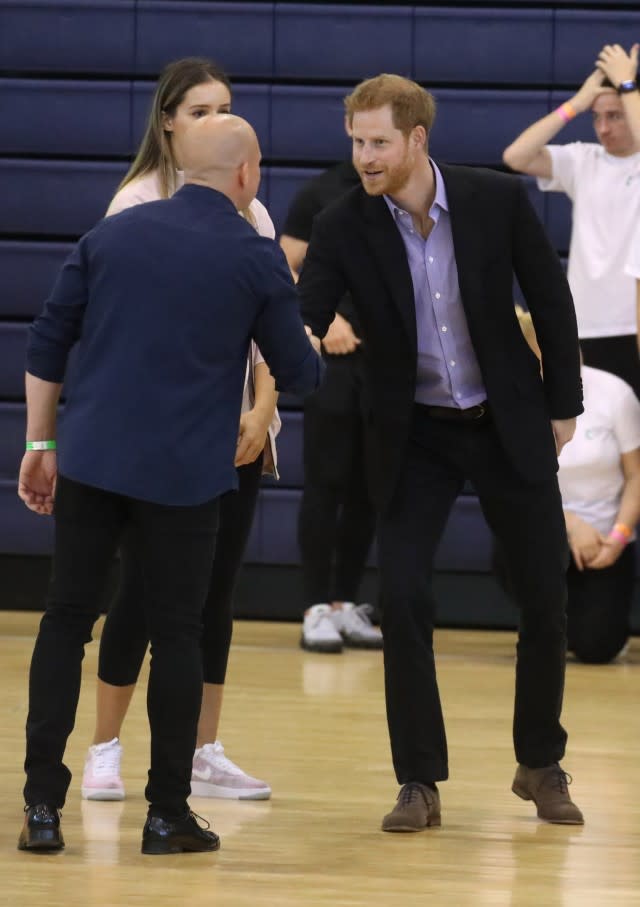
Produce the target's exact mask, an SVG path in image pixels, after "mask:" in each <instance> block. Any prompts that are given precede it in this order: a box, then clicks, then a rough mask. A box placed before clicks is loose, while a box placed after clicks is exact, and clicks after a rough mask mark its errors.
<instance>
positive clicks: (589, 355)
mask: <svg viewBox="0 0 640 907" xmlns="http://www.w3.org/2000/svg"><path fill="white" fill-rule="evenodd" d="M580 349H581V350H582V358H583V359H584V364H585V365H590V366H591V368H601V369H602V370H603V371H605V372H611V374H613V375H617V376H618V378H622V379H623V381H626V382H627V384H630V385H631V387H632V388H633V390H634V391H635V395H636V397H638V399H640V356H639V355H638V338H637V337H636V335H635V334H623V335H620V336H618V337H587V338H585V339H582V340H581V341H580Z"/></svg>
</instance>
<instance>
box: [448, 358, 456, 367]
mask: <svg viewBox="0 0 640 907" xmlns="http://www.w3.org/2000/svg"><path fill="white" fill-rule="evenodd" d="M455 364H456V360H455V359H452V360H451V362H450V363H449V365H450V366H451V367H452V368H453V366H454V365H455Z"/></svg>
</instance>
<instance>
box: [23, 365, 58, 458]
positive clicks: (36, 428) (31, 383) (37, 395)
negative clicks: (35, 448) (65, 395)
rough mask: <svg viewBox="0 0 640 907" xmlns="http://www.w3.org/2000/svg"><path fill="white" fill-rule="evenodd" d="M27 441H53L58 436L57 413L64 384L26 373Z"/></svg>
mask: <svg viewBox="0 0 640 907" xmlns="http://www.w3.org/2000/svg"><path fill="white" fill-rule="evenodd" d="M25 389H26V397H27V441H51V440H53V439H54V438H55V436H56V415H57V407H58V400H59V399H60V392H61V390H62V384H55V383H54V382H52V381H43V380H42V378H36V377H35V375H31V374H29V372H27V373H26V375H25Z"/></svg>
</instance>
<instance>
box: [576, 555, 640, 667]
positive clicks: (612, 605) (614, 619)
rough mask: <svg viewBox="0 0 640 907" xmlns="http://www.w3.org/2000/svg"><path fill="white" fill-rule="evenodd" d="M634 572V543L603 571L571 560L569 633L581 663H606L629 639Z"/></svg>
mask: <svg viewBox="0 0 640 907" xmlns="http://www.w3.org/2000/svg"><path fill="white" fill-rule="evenodd" d="M635 573H636V557H635V545H633V544H631V545H629V546H628V547H627V548H625V550H624V551H623V552H622V554H621V555H620V557H619V558H618V560H617V561H616V562H615V564H612V565H611V566H610V567H606V568H605V569H604V570H578V568H577V567H576V565H575V562H574V560H573V558H572V559H571V563H570V564H569V570H568V572H567V584H568V587H569V603H568V609H567V615H568V628H567V632H568V637H569V651H571V652H573V654H574V655H575V656H576V658H578V659H580V661H586V662H590V663H592V664H606V663H607V662H608V661H611V659H612V658H615V656H616V655H617V654H618V652H619V651H620V649H622V647H623V646H624V645H625V643H626V642H627V640H628V639H629V634H630V632H631V631H630V628H629V616H630V614H631V604H632V601H633V587H634V584H635Z"/></svg>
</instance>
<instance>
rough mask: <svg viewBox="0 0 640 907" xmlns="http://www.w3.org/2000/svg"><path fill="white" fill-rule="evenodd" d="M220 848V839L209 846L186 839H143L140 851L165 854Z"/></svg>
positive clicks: (159, 854)
mask: <svg viewBox="0 0 640 907" xmlns="http://www.w3.org/2000/svg"><path fill="white" fill-rule="evenodd" d="M216 850H220V839H219V838H218V839H217V840H216V841H212V842H211V846H209V847H206V846H203V845H202V844H201V842H198V841H194V842H192V843H191V842H187V841H182V842H181V841H179V840H178V841H143V842H142V846H141V848H140V853H144V854H147V855H149V856H158V857H159V856H167V855H169V854H173V853H214V852H215V851H216Z"/></svg>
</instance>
